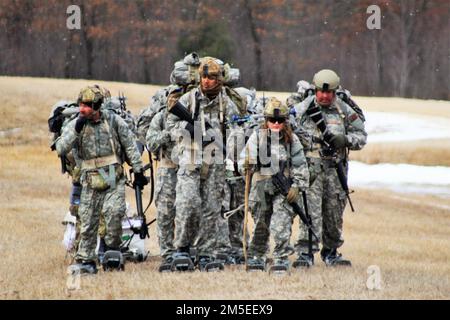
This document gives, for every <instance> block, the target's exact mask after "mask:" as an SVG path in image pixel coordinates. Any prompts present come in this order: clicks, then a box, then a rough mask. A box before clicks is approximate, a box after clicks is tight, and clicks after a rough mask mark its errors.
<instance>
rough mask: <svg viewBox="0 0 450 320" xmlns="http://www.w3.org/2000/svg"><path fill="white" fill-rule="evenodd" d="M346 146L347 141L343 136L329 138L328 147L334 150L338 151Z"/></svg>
mask: <svg viewBox="0 0 450 320" xmlns="http://www.w3.org/2000/svg"><path fill="white" fill-rule="evenodd" d="M347 144H348V139H347V137H346V136H345V135H344V134H337V135H334V136H332V137H331V139H330V145H331V146H332V147H333V148H334V149H340V148H344V147H346V146H347Z"/></svg>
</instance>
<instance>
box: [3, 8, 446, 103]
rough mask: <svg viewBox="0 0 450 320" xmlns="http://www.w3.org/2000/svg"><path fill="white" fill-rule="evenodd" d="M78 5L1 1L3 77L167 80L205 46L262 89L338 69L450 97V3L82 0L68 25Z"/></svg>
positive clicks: (382, 84) (350, 84)
mask: <svg viewBox="0 0 450 320" xmlns="http://www.w3.org/2000/svg"><path fill="white" fill-rule="evenodd" d="M72 4H74V3H73V1H70V0H69V1H67V0H64V1H60V0H48V1H44V0H36V1H35V0H20V1H19V0H4V1H2V2H1V4H0V28H1V30H3V31H2V32H1V33H0V52H1V59H0V73H1V74H3V75H18V76H39V77H61V78H85V79H99V80H111V81H126V82H138V83H151V84H161V85H164V84H167V83H168V82H169V75H170V72H171V70H172V67H173V63H174V62H175V61H176V60H179V59H181V58H182V57H183V55H184V54H185V53H186V52H190V51H197V52H198V53H199V54H201V55H211V56H216V57H218V58H221V59H222V60H224V61H226V62H230V63H232V64H233V65H234V66H235V67H237V68H239V69H240V71H241V76H242V85H244V86H247V87H255V88H256V89H258V90H277V91H294V90H295V89H296V87H295V84H296V83H297V81H299V80H301V79H304V80H308V81H310V80H311V79H312V76H313V74H314V73H315V72H316V71H318V70H319V69H323V68H331V69H334V70H335V71H336V72H337V73H338V74H339V75H340V76H341V80H342V83H343V85H344V86H345V87H346V88H348V89H350V90H351V91H352V93H354V94H358V95H367V96H401V97H413V98H424V99H427V98H433V99H450V91H449V87H450V76H449V75H450V42H449V41H450V40H449V39H450V38H449V37H448V35H449V34H450V23H449V21H450V19H449V18H450V2H449V1H448V0H400V1H387V0H345V1H327V0H304V1H295V0H263V1H258V0H235V1H227V0H171V1H163V0H135V1H119V0H113V1H106V0H90V1H87V0H80V1H77V3H76V4H77V5H78V6H79V7H80V9H81V28H80V29H79V30H69V29H68V28H67V26H66V21H67V19H68V17H69V15H68V14H67V13H66V9H67V7H68V6H69V5H72ZM374 4H375V5H377V6H378V7H379V8H380V12H381V16H380V22H381V28H380V29H373V30H371V29H369V28H368V27H367V19H368V18H369V17H370V16H371V14H370V13H367V8H368V7H369V6H370V5H374Z"/></svg>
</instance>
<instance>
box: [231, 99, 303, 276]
mask: <svg viewBox="0 0 450 320" xmlns="http://www.w3.org/2000/svg"><path fill="white" fill-rule="evenodd" d="M264 117H265V122H264V124H263V125H262V126H261V128H260V129H258V130H257V131H255V132H254V133H253V134H252V135H251V136H250V138H249V140H248V142H247V145H246V148H245V149H244V150H243V151H242V153H241V154H240V160H239V167H240V170H241V171H242V172H244V171H245V170H251V172H253V178H252V185H251V191H250V197H249V199H250V207H251V208H253V209H252V214H253V220H254V222H255V225H254V232H253V238H252V240H251V242H250V246H249V257H250V259H249V261H248V268H249V269H262V270H264V269H265V264H266V252H267V251H268V248H269V235H270V234H272V235H273V238H274V240H275V248H274V252H273V257H274V267H273V268H276V269H275V270H277V269H278V270H287V269H288V268H289V260H288V257H289V255H290V254H292V253H293V252H294V251H293V248H292V247H291V246H290V244H289V242H290V237H291V229H292V222H293V219H294V217H295V215H296V213H295V212H294V211H293V209H292V206H291V205H290V203H294V202H298V200H299V198H300V197H299V193H300V192H301V191H304V190H305V189H306V188H307V186H308V183H309V171H308V166H307V163H306V159H305V156H304V154H303V147H302V145H301V143H300V141H299V139H298V138H297V136H296V135H295V134H293V132H292V129H291V127H290V125H289V123H288V118H289V111H288V108H287V107H286V106H285V105H284V104H282V103H281V102H280V101H279V100H278V99H276V98H270V99H269V102H268V103H267V106H266V107H265V108H264ZM275 179H277V180H275ZM277 181H278V182H279V181H284V188H280V185H279V183H276V182H277ZM281 189H284V190H288V192H287V194H286V192H283V190H281Z"/></svg>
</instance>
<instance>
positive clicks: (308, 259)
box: [292, 252, 314, 268]
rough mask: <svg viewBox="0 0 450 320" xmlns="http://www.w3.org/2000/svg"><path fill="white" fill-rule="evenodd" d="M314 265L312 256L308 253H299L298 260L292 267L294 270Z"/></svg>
mask: <svg viewBox="0 0 450 320" xmlns="http://www.w3.org/2000/svg"><path fill="white" fill-rule="evenodd" d="M313 265H314V255H309V254H308V253H304V252H302V253H300V254H299V255H298V259H297V260H296V261H294V263H293V264H292V266H293V267H294V268H302V267H306V268H309V267H312V266H313Z"/></svg>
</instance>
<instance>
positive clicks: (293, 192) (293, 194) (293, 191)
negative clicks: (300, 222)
mask: <svg viewBox="0 0 450 320" xmlns="http://www.w3.org/2000/svg"><path fill="white" fill-rule="evenodd" d="M298 195H299V189H298V187H291V188H290V189H289V192H288V194H287V196H286V200H287V202H289V203H293V202H297V201H298V198H299V196H298Z"/></svg>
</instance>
